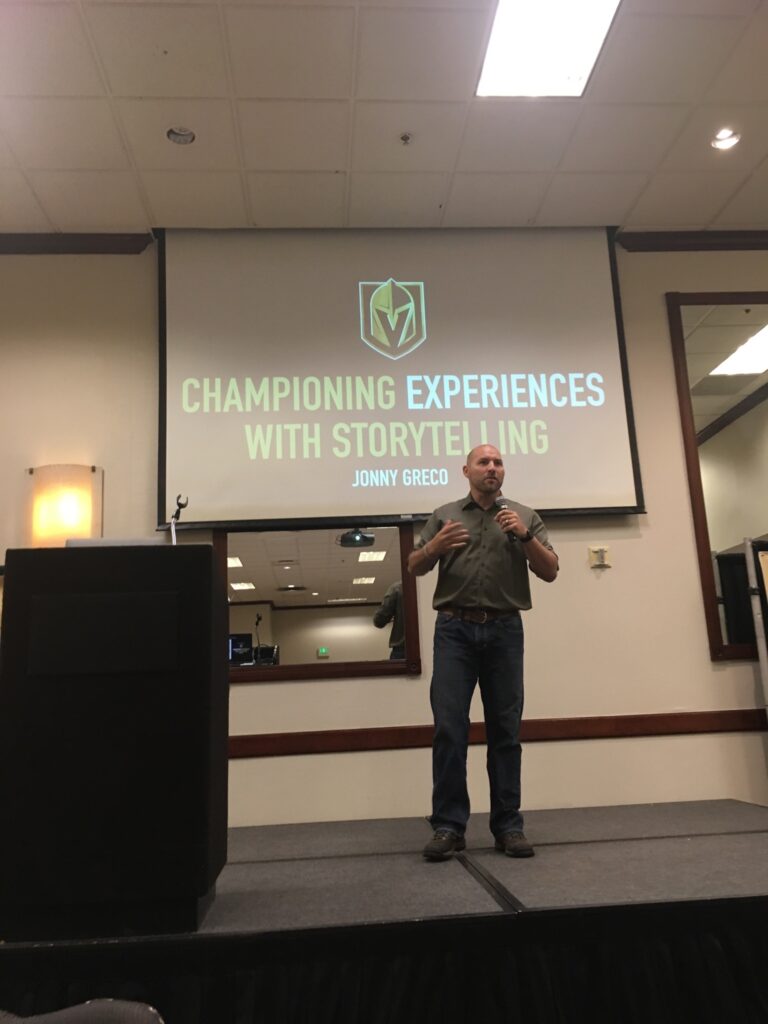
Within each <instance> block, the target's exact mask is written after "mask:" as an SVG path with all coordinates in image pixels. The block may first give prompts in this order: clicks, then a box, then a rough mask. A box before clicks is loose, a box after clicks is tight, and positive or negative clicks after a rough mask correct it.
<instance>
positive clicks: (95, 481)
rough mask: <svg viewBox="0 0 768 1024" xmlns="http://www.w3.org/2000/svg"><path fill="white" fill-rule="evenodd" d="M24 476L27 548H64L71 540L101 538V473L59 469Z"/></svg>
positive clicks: (84, 468) (67, 467) (31, 471)
mask: <svg viewBox="0 0 768 1024" xmlns="http://www.w3.org/2000/svg"><path fill="white" fill-rule="evenodd" d="M27 472H28V480H29V491H28V494H29V512H28V515H27V532H28V544H29V546H30V547H35V548H40V547H48V548H50V547H63V545H64V543H65V541H67V540H69V539H70V538H73V537H101V536H102V528H103V519H102V504H103V502H102V499H103V491H104V470H103V469H100V468H99V467H98V466H71V465H62V466H37V467H36V468H34V469H29V470H27Z"/></svg>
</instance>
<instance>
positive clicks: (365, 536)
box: [336, 527, 376, 548]
mask: <svg viewBox="0 0 768 1024" xmlns="http://www.w3.org/2000/svg"><path fill="white" fill-rule="evenodd" d="M375 540H376V538H375V537H374V535H373V534H372V533H363V531H362V530H360V529H358V528H357V527H355V528H354V529H352V530H347V532H346V533H340V534H339V536H338V537H337V538H336V543H337V544H340V545H341V546H342V547H343V548H369V547H371V545H372V544H373V543H374V541H375Z"/></svg>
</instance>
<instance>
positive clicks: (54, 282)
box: [0, 252, 768, 824]
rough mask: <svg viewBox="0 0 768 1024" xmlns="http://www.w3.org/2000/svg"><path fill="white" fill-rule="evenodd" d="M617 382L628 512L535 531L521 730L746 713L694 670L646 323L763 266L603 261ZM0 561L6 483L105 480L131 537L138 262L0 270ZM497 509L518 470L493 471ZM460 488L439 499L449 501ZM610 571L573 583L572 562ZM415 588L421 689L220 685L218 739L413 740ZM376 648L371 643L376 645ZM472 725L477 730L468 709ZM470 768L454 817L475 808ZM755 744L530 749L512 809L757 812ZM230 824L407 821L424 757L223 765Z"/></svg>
mask: <svg viewBox="0 0 768 1024" xmlns="http://www.w3.org/2000/svg"><path fill="white" fill-rule="evenodd" d="M618 256H619V267H620V273H621V279H622V291H623V302H624V312H625V324H626V331H627V344H628V358H629V370H630V377H631V382H632V389H633V397H634V406H635V414H636V422H637V433H638V443H639V451H640V461H641V466H642V471H643V482H644V487H645V496H646V503H647V507H648V514H647V515H643V516H637V517H626V518H622V519H614V518H610V517H604V518H599V517H594V518H589V519H587V520H578V521H576V520H571V521H554V522H552V523H550V524H549V525H550V528H551V534H552V537H553V540H554V543H555V546H556V548H557V549H558V551H559V553H560V556H561V565H562V572H561V578H560V579H559V580H558V582H557V583H556V584H554V585H552V586H547V585H544V584H538V583H536V585H535V589H534V605H535V607H534V611H533V612H532V613H530V614H529V615H527V616H526V620H525V621H526V632H527V637H526V644H527V668H526V671H527V696H526V701H527V704H526V713H527V715H528V717H533V718H537V717H568V716H583V715H622V714H636V713H643V712H649V713H653V712H665V711H688V710H692V711H696V710H711V709H725V708H751V707H755V706H756V705H757V704H758V703H761V701H760V698H759V682H758V678H757V672H756V669H755V667H754V666H752V665H746V664H725V665H713V664H712V663H711V662H710V661H709V658H708V654H707V644H706V634H705V629H704V618H703V613H702V608H701V595H700V589H699V581H698V575H697V568H696V555H695V546H694V539H693V533H692V527H691V516H690V510H689V502H688V492H687V483H686V477H685V469H684V462H683V453H682V443H681V438H680V426H679V418H678V413H677V402H676V396H675V387H674V378H673V374H672V360H671V354H670V346H669V340H668V338H669V335H668V329H667V322H666V314H665V307H664V298H663V296H664V292H665V291H668V290H680V291H697V290H733V289H742V290H744V289H759V288H761V287H763V285H764V280H765V259H764V257H763V256H762V255H761V254H759V253H754V254H753V253H745V254H726V253H723V254H720V253H708V254H670V255H657V254H637V255H632V254H627V253H623V252H619V254H618ZM0 266H2V269H3V281H4V298H5V300H6V301H5V308H4V317H3V320H2V322H0V347H1V350H2V353H3V373H2V375H1V376H0V403H2V408H3V409H5V410H6V411H8V410H12V417H11V419H12V428H13V429H12V430H8V429H6V431H5V432H4V434H3V436H2V437H1V438H0V479H2V481H3V490H2V495H0V531H2V532H0V543H2V544H3V546H8V545H9V544H13V543H18V537H19V534H20V527H21V523H20V510H21V508H22V507H23V500H22V495H23V489H22V487H23V476H24V468H25V467H26V466H29V465H33V464H34V465H37V464H42V463H45V462H56V461H82V462H86V463H91V462H95V463H97V464H99V465H102V466H104V469H105V533H106V535H107V536H113V537H122V536H130V535H142V534H149V533H151V532H152V530H153V527H154V522H155V491H156V478H157V470H156V455H157V426H156V421H157V412H156V406H157V356H156V345H157V325H156V295H155V277H154V253H152V252H148V253H144V254H143V255H141V256H138V257H0ZM508 474H509V475H508V484H509V486H507V487H506V488H505V489H506V490H507V491H508V492H509V493H510V494H512V495H514V496H516V497H520V498H521V499H523V500H524V499H525V494H524V487H523V486H521V489H520V490H518V487H517V486H516V479H517V480H520V479H521V476H522V468H520V469H518V467H516V466H515V464H514V461H513V462H512V464H511V465H510V466H509V468H508ZM461 490H463V486H462V481H461V480H458V481H457V492H459V493H460V492H461ZM590 544H604V545H607V546H609V547H610V549H611V558H612V561H613V565H614V567H613V568H612V569H609V570H606V571H604V572H602V574H599V573H597V572H595V571H593V570H590V569H589V568H588V564H587V547H588V546H589V545H590ZM433 585H434V579H433V578H432V577H426V578H423V579H420V580H419V581H418V593H419V607H420V614H421V645H422V656H423V663H424V672H423V675H422V676H421V677H418V678H407V679H406V678H396V679H365V680H328V681H320V680H314V681H311V682H306V683H302V682H292V683H283V684H279V683H272V684H258V685H252V686H247V685H246V686H238V687H235V688H233V691H232V699H231V731H232V732H233V733H250V732H290V731H293V730H312V729H336V728H356V727H363V726H380V725H400V724H419V723H426V722H428V721H429V718H430V716H429V704H428V690H429V674H430V670H431V644H432V642H431V627H432V622H431V618H432V616H431V612H430V601H431V594H432V588H433ZM385 632H386V631H385ZM474 717H476V718H479V717H480V716H479V712H478V711H477V709H476V711H475V715H474ZM484 775H485V773H484V763H483V752H482V751H481V750H480V749H473V750H472V752H471V756H470V762H469V778H470V788H471V793H472V801H473V807H474V809H475V810H482V809H484V808H487V806H488V798H487V783H486V780H485V777H484ZM767 777H768V772H767V771H766V751H765V741H764V739H763V737H762V736H754V735H746V736H742V735H734V736H696V737H664V738H658V739H633V740H611V741H590V742H581V743H557V744H552V743H549V744H531V745H529V747H528V749H527V750H526V754H525V771H524V795H525V802H526V804H527V806H529V807H552V806H578V805H589V804H604V803H622V802H642V801H647V800H678V799H699V798H701V799H704V798H713V797H724V796H732V797H738V798H743V799H753V800H758V801H763V802H768V783H766V778H767ZM231 779H232V797H231V815H230V816H231V821H232V823H233V824H250V823H260V822H275V821H300V820H308V819H317V820H323V819H334V818H339V819H343V818H356V817H379V816H399V815H412V814H423V813H425V812H426V811H427V810H428V801H429V791H430V771H429V754H428V751H422V750H417V751H391V752H381V753H372V754H347V755H321V756H316V757H292V758H272V759H265V760H256V759H254V760H241V761H236V762H233V764H232V768H231Z"/></svg>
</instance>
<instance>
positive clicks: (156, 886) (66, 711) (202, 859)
mask: <svg viewBox="0 0 768 1024" xmlns="http://www.w3.org/2000/svg"><path fill="white" fill-rule="evenodd" d="M221 576H222V574H221V573H220V572H218V571H217V566H216V561H215V558H214V552H213V549H212V547H210V546H209V545H202V544H190V545H182V546H178V547H172V546H170V545H169V546H156V545H147V546H125V547H123V546H115V547H105V546H99V547H83V548H64V549H61V548H57V549H37V550H16V551H9V552H8V554H7V560H6V570H5V586H4V605H3V617H2V629H1V631H0V832H1V833H2V836H3V839H2V842H0V939H6V940H8V939H33V940H34V939H46V938H63V937H90V936H97V935H100V936H103V935H126V934H142V933H158V932H178V931H194V930H195V929H196V927H197V925H198V923H199V920H200V917H201V915H202V913H204V907H205V906H206V905H207V901H209V900H210V899H211V897H212V895H213V892H214V887H215V883H216V879H217V877H218V875H219V872H220V871H221V869H222V867H223V866H224V863H225V861H226V842H227V732H228V722H227V706H228V667H227V603H226V581H225V580H224V579H223V578H221Z"/></svg>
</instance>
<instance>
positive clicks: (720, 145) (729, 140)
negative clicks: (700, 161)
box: [710, 128, 741, 149]
mask: <svg viewBox="0 0 768 1024" xmlns="http://www.w3.org/2000/svg"><path fill="white" fill-rule="evenodd" d="M740 139H741V136H740V135H739V133H738V132H735V131H734V130H733V128H721V129H720V131H719V132H717V133H716V135H715V137H714V139H712V141H711V142H710V146H712V148H713V149H733V147H734V146H735V145H736V143H737V142H738V141H739V140H740Z"/></svg>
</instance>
